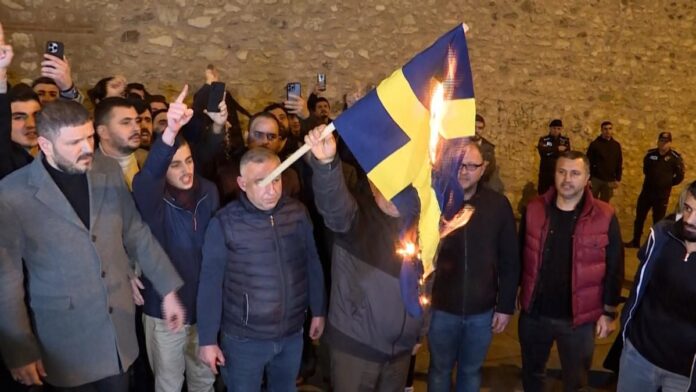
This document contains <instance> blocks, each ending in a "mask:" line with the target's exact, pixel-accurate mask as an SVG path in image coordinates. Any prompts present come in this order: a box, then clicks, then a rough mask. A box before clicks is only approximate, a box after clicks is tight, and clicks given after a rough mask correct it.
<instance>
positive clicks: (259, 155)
mask: <svg viewBox="0 0 696 392" xmlns="http://www.w3.org/2000/svg"><path fill="white" fill-rule="evenodd" d="M267 161H276V162H278V163H280V158H278V155H276V153H274V152H273V151H271V150H269V149H267V148H265V147H254V148H252V149H250V150H249V151H247V152H245V153H244V155H242V159H241V160H240V161H239V172H240V173H241V172H242V171H243V170H244V167H246V165H248V164H250V163H264V162H267Z"/></svg>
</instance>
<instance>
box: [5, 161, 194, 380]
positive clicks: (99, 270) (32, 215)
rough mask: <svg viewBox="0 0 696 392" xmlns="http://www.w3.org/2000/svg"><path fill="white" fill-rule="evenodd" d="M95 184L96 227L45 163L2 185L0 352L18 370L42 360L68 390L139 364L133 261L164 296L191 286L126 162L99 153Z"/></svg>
mask: <svg viewBox="0 0 696 392" xmlns="http://www.w3.org/2000/svg"><path fill="white" fill-rule="evenodd" d="M87 180H88V184H89V203H90V206H89V207H90V228H89V230H88V229H87V228H86V227H85V225H84V224H83V223H82V221H81V220H80V218H79V217H78V216H77V213H76V212H75V210H74V209H73V208H72V206H71V205H70V203H69V202H68V200H67V199H66V198H65V196H64V195H63V193H62V192H61V191H60V189H59V188H58V186H57V185H56V183H55V182H54V181H53V179H52V178H51V176H50V175H49V174H48V172H47V171H46V168H45V167H44V166H43V163H42V159H41V157H38V158H37V159H35V160H34V162H32V163H31V164H29V165H28V166H25V167H24V168H22V169H20V170H17V171H16V172H14V173H12V174H11V175H9V176H7V177H5V179H3V180H2V181H0V353H1V354H2V357H3V358H4V360H5V363H6V364H7V366H8V367H9V368H16V367H20V366H23V365H27V364H29V363H31V362H32V361H35V360H38V359H41V360H42V361H43V364H44V367H45V369H46V373H47V377H46V381H48V383H50V384H52V385H55V386H59V387H74V386H78V385H82V384H86V383H89V382H93V381H97V380H99V379H102V378H105V377H108V376H112V375H116V374H118V373H119V372H120V371H121V370H123V371H125V370H127V369H128V367H129V366H130V365H131V364H132V363H133V361H134V360H135V358H136V356H137V354H138V344H137V342H136V338H135V328H134V327H135V324H134V318H135V315H134V312H135V308H134V305H133V300H132V295H131V289H130V284H129V279H128V276H129V273H130V270H131V266H130V263H129V257H130V258H132V259H134V260H137V261H138V263H139V264H140V266H141V267H142V270H143V272H144V274H145V275H146V276H147V277H148V279H150V281H152V283H153V284H154V286H155V289H156V290H157V291H158V292H159V293H160V294H166V293H169V292H171V291H173V290H176V289H178V288H179V287H181V285H182V284H183V282H182V280H181V279H180V278H179V275H178V274H177V272H176V270H175V269H174V267H173V266H172V264H171V262H170V261H169V258H168V257H167V255H166V254H165V253H164V251H163V250H162V248H161V247H160V246H159V244H158V243H157V241H156V240H155V238H154V237H153V236H152V234H151V233H150V230H149V228H148V227H147V226H146V225H145V224H144V223H143V222H142V221H141V218H140V215H139V213H138V212H137V210H136V208H135V204H134V202H133V199H132V198H131V195H130V193H129V192H128V189H127V188H126V186H125V184H124V182H123V175H122V173H121V169H120V167H119V166H118V163H116V161H114V160H112V159H111V158H108V157H105V156H103V155H101V154H95V157H94V161H93V164H92V169H91V170H90V171H89V172H88V174H87ZM23 265H24V267H25V268H26V278H27V290H26V292H25V285H24V283H23V280H24V278H25V272H24V271H23V268H22V266H23ZM25 296H26V297H27V302H28V307H27V302H25Z"/></svg>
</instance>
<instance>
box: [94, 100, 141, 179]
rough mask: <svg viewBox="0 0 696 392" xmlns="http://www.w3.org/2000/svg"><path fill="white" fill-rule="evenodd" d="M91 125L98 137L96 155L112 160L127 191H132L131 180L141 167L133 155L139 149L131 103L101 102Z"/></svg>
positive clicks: (136, 118)
mask: <svg viewBox="0 0 696 392" xmlns="http://www.w3.org/2000/svg"><path fill="white" fill-rule="evenodd" d="M94 126H95V127H96V131H97V134H98V135H99V150H98V151H97V153H96V154H97V155H99V154H102V155H106V156H107V157H110V158H113V159H115V160H116V161H117V162H118V164H119V166H121V171H123V177H124V179H125V181H126V185H127V186H128V189H133V188H132V185H133V177H135V175H136V174H137V173H138V171H139V170H140V167H141V165H142V163H140V162H138V160H137V159H136V156H135V151H136V150H137V149H138V148H139V147H140V126H139V125H138V112H137V111H136V110H135V106H134V104H133V102H132V101H129V100H127V99H125V98H121V97H108V98H104V99H102V100H101V101H100V102H99V104H98V105H97V107H96V109H95V110H94Z"/></svg>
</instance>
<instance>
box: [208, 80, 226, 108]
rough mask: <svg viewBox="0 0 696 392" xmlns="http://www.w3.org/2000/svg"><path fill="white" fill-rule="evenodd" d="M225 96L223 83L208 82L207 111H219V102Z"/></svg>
mask: <svg viewBox="0 0 696 392" xmlns="http://www.w3.org/2000/svg"><path fill="white" fill-rule="evenodd" d="M224 96H225V83H222V82H213V83H211V84H210V93H209V94H208V107H207V108H206V109H207V110H208V112H219V111H220V108H219V107H218V105H220V102H222V99H223V97H224Z"/></svg>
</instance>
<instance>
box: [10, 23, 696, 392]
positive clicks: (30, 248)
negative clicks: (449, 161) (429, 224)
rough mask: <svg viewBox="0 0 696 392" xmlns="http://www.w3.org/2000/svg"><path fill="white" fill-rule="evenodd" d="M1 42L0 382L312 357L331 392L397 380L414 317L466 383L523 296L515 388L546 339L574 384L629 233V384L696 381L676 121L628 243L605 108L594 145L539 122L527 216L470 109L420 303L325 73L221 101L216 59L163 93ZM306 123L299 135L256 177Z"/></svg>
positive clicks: (228, 377)
mask: <svg viewBox="0 0 696 392" xmlns="http://www.w3.org/2000/svg"><path fill="white" fill-rule="evenodd" d="M12 58H13V51H12V47H11V46H10V45H8V44H6V43H5V42H4V39H3V35H2V29H1V27H0V178H2V180H1V181H0V222H2V223H3V225H2V226H3V228H2V230H0V314H1V315H2V316H1V317H0V355H1V358H2V366H1V367H2V371H3V373H2V380H0V389H2V390H8V391H14V390H17V391H26V390H29V389H30V388H36V387H37V386H43V388H44V389H45V390H58V391H71V392H83V391H119V392H125V391H129V390H131V391H150V390H156V391H181V390H182V388H186V390H188V391H190V392H195V391H212V390H214V389H215V388H218V387H219V385H220V384H219V383H220V382H221V383H222V384H224V385H225V386H226V388H227V390H229V391H245V392H248V391H259V390H261V389H262V388H266V389H267V390H269V391H290V390H295V389H296V385H297V384H298V383H300V382H302V381H303V380H304V379H306V378H307V377H309V376H310V375H311V374H312V372H313V369H314V368H315V367H316V366H317V362H319V364H318V366H321V367H322V370H323V373H324V374H325V375H326V376H327V377H328V378H329V380H330V384H331V388H332V390H333V391H337V392H343V391H345V392H355V391H395V392H396V391H404V390H407V388H408V384H409V369H410V368H411V367H412V361H413V359H412V358H413V356H414V355H415V354H416V353H417V351H418V349H419V347H420V346H421V344H422V343H423V342H424V340H425V339H427V344H428V349H429V353H430V364H429V370H428V390H431V391H435V392H438V391H442V392H444V391H450V390H452V389H453V388H455V389H456V390H457V391H478V390H479V389H480V386H481V367H482V365H483V362H484V360H485V358H486V354H487V352H488V349H489V346H490V344H491V341H492V338H493V335H494V334H497V333H501V332H502V331H504V330H505V329H506V328H507V326H508V324H509V323H510V320H511V318H512V316H513V314H514V313H515V311H516V310H518V309H519V312H520V318H519V331H518V332H519V340H520V346H521V353H522V384H523V387H524V390H525V391H542V390H544V384H545V373H546V364H547V362H548V359H549V355H550V350H551V347H552V345H553V343H554V342H555V343H556V345H557V347H558V352H559V356H560V359H561V366H562V380H563V384H564V388H565V390H568V391H576V390H583V388H587V386H588V373H589V369H590V365H591V360H592V356H593V352H594V344H595V338H597V337H598V338H606V337H607V336H609V335H610V334H611V333H612V332H614V331H615V330H616V329H617V328H619V325H617V324H618V321H619V315H618V306H619V304H620V302H621V288H622V284H623V281H624V245H625V246H628V247H638V246H641V244H642V247H641V249H640V251H639V252H638V258H639V259H640V266H639V269H638V273H637V277H636V279H635V285H634V287H633V289H632V291H631V295H630V297H629V299H628V302H627V304H626V306H625V307H624V310H623V313H622V315H621V323H620V331H621V334H620V338H619V339H618V343H620V344H622V345H623V348H622V349H621V350H622V351H621V357H620V369H619V372H618V374H619V377H618V390H620V391H622V392H628V391H631V392H632V391H658V390H662V391H665V392H668V391H691V390H694V388H696V387H695V386H694V385H696V384H694V383H692V379H693V378H695V377H696V372H695V371H694V366H696V365H695V364H696V312H694V311H693V310H694V309H696V307H695V306H694V305H695V304H696V303H695V300H694V299H695V298H696V288H694V286H693V285H691V284H690V283H691V282H690V280H689V278H690V276H693V274H694V273H696V270H694V269H695V268H696V267H695V265H696V261H694V260H693V257H692V255H691V253H692V252H694V251H695V250H696V210H695V209H696V182H692V183H691V184H689V186H688V187H687V188H686V190H685V191H684V192H683V195H682V198H681V199H680V206H679V211H678V214H677V215H676V216H674V217H668V218H667V219H664V220H663V218H664V215H665V213H666V207H667V202H668V199H669V195H670V192H671V188H672V187H673V186H675V185H678V184H679V183H681V182H682V181H683V179H684V164H683V162H682V159H681V157H680V155H679V154H678V153H677V152H676V151H674V150H672V149H671V141H672V137H671V134H670V133H669V132H666V131H662V132H660V133H659V136H658V144H657V148H655V149H653V150H650V151H648V153H647V155H646V156H645V159H644V162H643V172H644V175H645V180H644V183H643V188H642V190H641V193H640V196H639V197H638V201H637V212H636V220H635V224H634V235H633V238H631V240H630V241H628V242H627V243H626V244H624V243H623V242H622V240H621V230H620V227H619V223H618V220H617V218H616V214H615V210H614V208H613V207H612V206H611V204H610V201H611V197H612V194H613V190H614V189H616V188H617V187H618V186H619V184H620V182H621V179H622V167H623V158H622V151H621V146H620V144H619V143H618V142H617V141H616V140H615V139H614V138H613V136H612V130H613V125H612V123H611V122H609V121H604V122H602V124H601V125H600V129H601V134H600V135H599V136H598V137H597V139H595V140H594V141H593V142H592V143H591V144H590V146H589V148H588V150H587V153H586V154H585V153H583V152H579V151H575V150H572V149H571V144H570V139H569V138H568V137H567V136H564V135H563V134H562V133H563V123H562V121H561V120H560V119H554V120H552V121H551V122H550V123H549V133H548V135H546V136H543V137H541V138H540V139H539V142H538V152H539V155H540V158H541V163H540V168H539V178H538V196H537V197H535V198H533V199H532V200H531V201H530V202H529V203H528V205H527V206H526V209H525V212H524V214H523V216H522V218H521V221H520V223H519V227H518V225H517V223H516V219H515V216H514V213H513V210H512V207H511V205H510V202H509V200H508V199H507V197H506V196H505V195H504V194H503V190H504V186H503V182H502V181H501V178H500V173H499V171H500V170H499V167H498V165H497V164H496V158H495V145H494V144H493V143H492V142H491V141H489V140H487V139H486V138H485V137H484V135H485V128H486V123H485V119H484V118H483V117H482V116H480V115H477V116H476V134H475V135H474V136H472V137H470V138H466V139H464V140H462V141H461V143H459V144H457V149H458V150H457V158H456V160H457V162H458V164H459V165H460V166H459V167H460V169H459V172H458V178H457V180H458V181H457V182H458V184H459V187H460V188H461V189H460V190H461V192H462V194H463V196H464V197H463V199H464V203H463V204H462V206H461V208H462V209H464V208H467V209H469V210H470V211H473V214H471V217H470V219H469V220H468V222H467V223H466V224H465V225H463V226H461V227H459V228H457V229H454V230H452V231H449V232H447V233H446V235H444V236H443V238H442V239H441V243H440V247H439V251H438V252H439V253H438V259H437V265H436V271H435V273H434V278H433V280H432V297H431V305H430V307H429V309H428V312H426V315H425V316H422V317H414V316H412V315H411V314H410V313H409V312H407V310H406V309H405V307H404V303H403V300H402V292H401V289H402V288H401V286H400V282H399V277H400V274H401V265H402V259H401V257H400V256H399V255H398V254H397V253H396V252H395V247H396V246H398V244H399V243H400V238H401V233H400V228H401V225H400V216H401V213H400V211H399V210H398V209H397V208H396V207H395V205H394V204H393V203H392V202H391V201H390V200H388V199H386V198H385V197H384V196H383V195H382V194H381V193H380V191H379V190H378V189H377V187H376V186H375V185H374V184H372V183H371V182H370V180H369V179H368V177H367V176H366V174H365V173H364V172H363V171H362V170H361V168H360V165H359V164H358V162H357V161H356V159H355V158H354V156H353V155H352V153H351V151H350V150H349V149H348V148H347V146H346V145H345V144H344V143H343V142H342V140H341V138H340V137H338V138H336V137H334V136H329V137H326V138H322V137H321V134H322V131H323V129H324V127H325V126H326V125H327V124H328V123H330V122H331V118H330V113H331V109H330V103H329V101H328V100H327V99H326V98H324V97H321V96H320V95H321V94H320V91H318V90H315V91H314V93H313V94H312V95H311V96H310V97H309V98H308V99H307V100H305V99H304V98H303V97H301V96H296V95H289V96H288V97H287V100H285V101H283V102H277V103H272V104H270V105H267V106H266V107H265V108H264V109H263V110H262V111H260V112H258V113H255V114H252V113H249V112H248V111H246V110H245V109H244V108H243V107H242V106H241V105H239V103H238V102H237V101H235V100H234V98H233V97H232V95H231V94H230V93H229V92H227V93H226V94H225V95H224V97H223V98H222V100H220V102H219V103H217V110H210V109H211V108H210V107H209V106H208V101H209V97H210V94H211V84H212V83H213V82H215V81H217V79H218V75H217V74H216V71H215V69H214V68H213V67H208V68H207V69H206V70H205V82H204V83H203V84H202V87H200V88H199V89H198V90H197V91H196V93H195V94H194V95H193V103H192V105H191V106H189V105H187V104H186V103H185V102H186V101H187V97H188V95H189V87H188V85H184V87H183V89H182V90H181V92H180V93H179V95H178V96H177V97H176V99H174V100H173V101H171V102H168V101H167V99H165V97H163V96H161V95H153V94H151V93H150V92H148V90H147V88H146V86H144V85H143V84H140V83H127V80H126V79H125V78H124V77H122V76H112V77H107V78H104V79H102V80H100V81H99V82H98V83H97V84H96V85H95V86H94V87H93V88H92V89H90V90H89V91H88V92H87V97H88V101H86V100H85V98H84V96H83V94H82V93H81V92H80V91H79V90H78V89H77V88H76V87H75V84H74V83H73V81H72V77H71V70H70V65H69V64H68V62H67V61H66V60H65V59H64V58H58V57H55V56H52V55H50V54H45V55H44V61H43V62H42V64H41V65H42V67H41V76H40V77H39V78H37V79H36V80H35V81H34V82H33V83H32V85H28V84H22V83H19V84H15V85H13V86H10V84H9V82H8V80H7V70H8V68H9V67H10V66H11V62H12ZM88 103H89V104H90V105H91V106H92V107H93V110H91V111H90V110H88V109H87V108H86V106H85V104H88ZM240 114H241V115H244V116H248V117H249V121H248V127H246V129H242V127H241V125H240V121H239V117H238V116H239V115H240ZM378 140H379V138H378V137H376V142H378ZM304 143H308V144H309V145H310V146H311V152H310V153H308V154H306V155H305V156H304V157H303V158H301V159H300V160H298V161H297V162H296V163H295V164H293V165H292V167H291V168H289V169H288V170H286V171H284V172H283V173H282V175H280V176H278V177H276V178H275V179H273V180H272V181H270V183H268V184H267V185H266V184H264V183H263V180H264V179H265V178H266V176H267V175H268V174H269V173H271V172H272V171H273V170H274V169H275V168H276V167H278V166H279V164H280V162H281V160H282V159H284V158H285V157H287V156H288V155H290V154H291V153H292V152H294V151H295V150H296V149H297V148H299V147H300V146H301V145H302V144H304ZM650 209H652V211H653V222H656V224H655V225H654V226H653V228H652V229H651V230H650V235H649V238H648V240H647V241H646V242H644V243H641V237H642V232H643V225H644V221H645V218H646V215H647V212H648V210H650ZM689 271H691V272H689ZM665 331H669V333H665ZM317 347H318V349H319V350H317ZM324 351H325V352H327V353H328V355H323V354H322V353H323V352H324ZM411 370H412V369H411ZM455 373H456V377H454V374H455ZM216 385H217V386H216Z"/></svg>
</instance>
